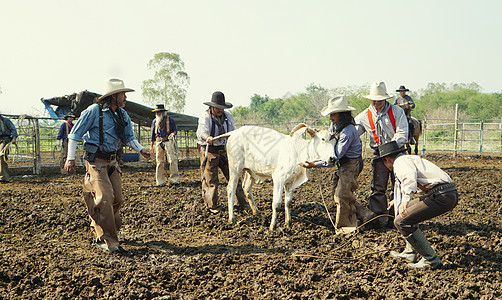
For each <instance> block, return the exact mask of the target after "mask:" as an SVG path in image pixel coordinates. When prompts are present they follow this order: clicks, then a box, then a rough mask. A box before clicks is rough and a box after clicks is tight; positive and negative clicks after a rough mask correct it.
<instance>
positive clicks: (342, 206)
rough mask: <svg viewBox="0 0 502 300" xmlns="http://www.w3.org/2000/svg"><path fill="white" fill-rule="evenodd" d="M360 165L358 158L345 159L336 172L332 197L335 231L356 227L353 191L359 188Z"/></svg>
mask: <svg viewBox="0 0 502 300" xmlns="http://www.w3.org/2000/svg"><path fill="white" fill-rule="evenodd" d="M360 163H361V159H360V158H355V159H347V160H346V161H344V162H343V163H342V164H340V167H339V168H338V169H337V170H336V173H335V178H334V196H333V197H334V200H335V203H336V221H335V230H338V229H340V228H343V227H348V228H354V229H355V228H356V227H357V217H356V197H355V196H354V191H355V190H356V189H357V188H358V187H359V185H358V183H357V176H358V175H359V164H360ZM349 231H350V229H349Z"/></svg>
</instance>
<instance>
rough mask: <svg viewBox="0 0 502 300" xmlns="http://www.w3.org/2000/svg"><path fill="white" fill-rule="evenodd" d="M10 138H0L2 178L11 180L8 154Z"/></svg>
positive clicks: (0, 173)
mask: <svg viewBox="0 0 502 300" xmlns="http://www.w3.org/2000/svg"><path fill="white" fill-rule="evenodd" d="M9 143H10V140H0V180H2V181H10V175H9V166H8V165H7V156H8V154H9V148H8V147H7V145H9Z"/></svg>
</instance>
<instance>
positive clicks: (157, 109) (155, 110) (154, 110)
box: [152, 108, 167, 112]
mask: <svg viewBox="0 0 502 300" xmlns="http://www.w3.org/2000/svg"><path fill="white" fill-rule="evenodd" d="M158 111H167V109H160V108H156V109H152V112H158Z"/></svg>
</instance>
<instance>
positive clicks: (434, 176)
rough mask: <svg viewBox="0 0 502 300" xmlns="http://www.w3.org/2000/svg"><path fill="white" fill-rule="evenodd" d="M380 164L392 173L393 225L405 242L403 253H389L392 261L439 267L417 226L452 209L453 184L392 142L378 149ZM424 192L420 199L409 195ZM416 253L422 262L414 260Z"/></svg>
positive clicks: (417, 265)
mask: <svg viewBox="0 0 502 300" xmlns="http://www.w3.org/2000/svg"><path fill="white" fill-rule="evenodd" d="M378 150H379V152H380V157H381V161H382V163H383V164H384V165H385V166H386V167H387V168H388V169H389V170H391V171H393V172H394V175H395V178H396V182H395V186H394V200H393V201H391V202H390V203H389V207H388V208H389V209H390V208H391V207H392V206H394V211H395V215H396V218H395V219H394V225H395V226H396V228H397V230H398V231H399V232H400V233H401V234H402V235H403V236H404V237H405V239H406V248H405V249H404V251H403V252H401V253H398V252H395V251H392V252H391V255H392V256H393V257H395V258H402V259H405V260H406V261H408V262H410V263H411V264H410V266H411V267H413V268H424V267H432V268H438V267H440V266H441V260H440V259H439V257H438V256H437V254H436V252H435V251H434V250H433V249H432V247H431V245H430V244H429V242H428V241H427V239H426V238H425V236H424V235H423V233H422V231H421V230H420V228H419V226H418V223H420V222H422V221H425V220H429V219H432V218H434V217H436V216H439V215H441V214H444V213H445V212H448V211H450V210H452V209H453V208H454V207H455V206H456V205H457V203H458V193H457V189H456V186H455V182H453V181H452V180H451V178H450V176H448V174H446V172H444V171H443V170H441V169H440V168H439V167H438V166H436V165H435V164H433V163H432V162H430V161H428V160H426V159H423V158H421V157H419V156H416V155H404V154H403V153H402V152H403V151H406V149H405V148H404V147H400V146H399V145H398V144H397V142H396V141H391V142H388V143H385V144H383V145H381V146H379V147H378ZM419 190H420V191H422V192H424V195H423V196H421V197H420V198H418V199H417V198H415V199H411V197H412V194H414V193H417V192H418V191H419ZM417 253H418V254H420V255H421V256H422V259H421V260H420V261H419V262H418V263H415V262H416V261H417Z"/></svg>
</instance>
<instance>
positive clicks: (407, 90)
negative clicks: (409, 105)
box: [396, 89, 410, 92]
mask: <svg viewBox="0 0 502 300" xmlns="http://www.w3.org/2000/svg"><path fill="white" fill-rule="evenodd" d="M400 91H405V92H409V91H410V90H409V89H404V90H396V92H400Z"/></svg>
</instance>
